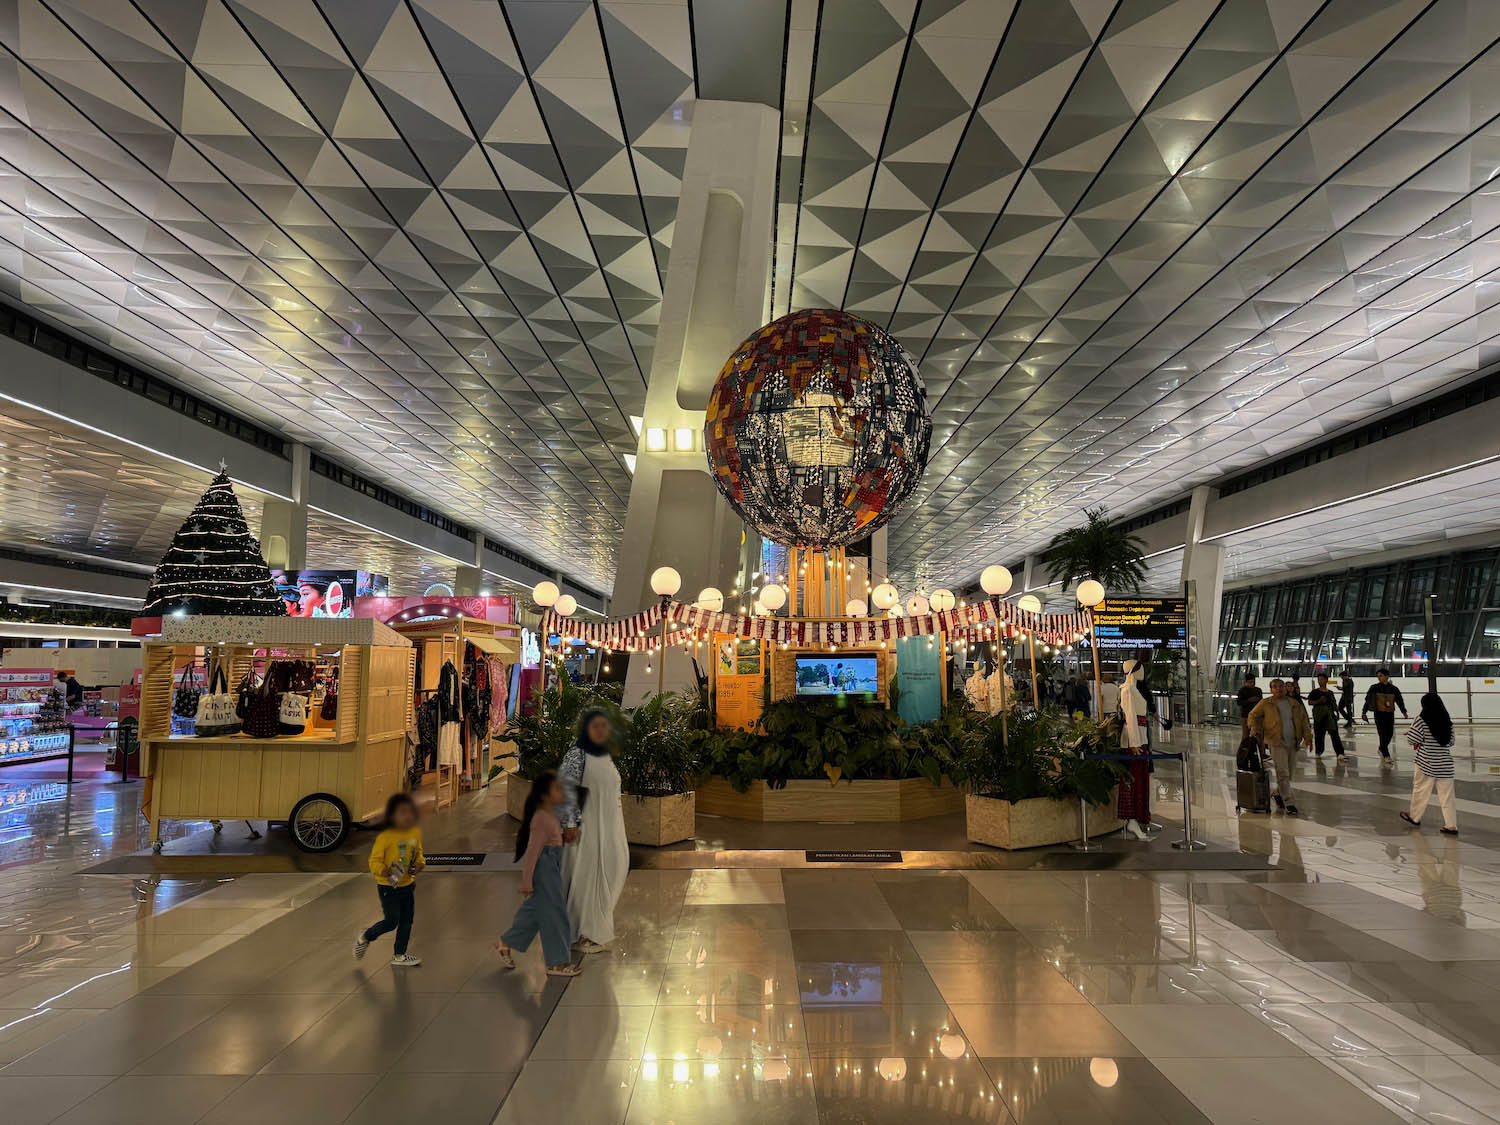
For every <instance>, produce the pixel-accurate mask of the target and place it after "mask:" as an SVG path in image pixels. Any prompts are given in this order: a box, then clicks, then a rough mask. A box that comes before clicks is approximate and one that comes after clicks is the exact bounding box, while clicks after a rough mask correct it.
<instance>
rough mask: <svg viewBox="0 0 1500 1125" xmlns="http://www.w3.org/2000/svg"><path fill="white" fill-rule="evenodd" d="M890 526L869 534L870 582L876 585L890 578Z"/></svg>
mask: <svg viewBox="0 0 1500 1125" xmlns="http://www.w3.org/2000/svg"><path fill="white" fill-rule="evenodd" d="M889 532H890V528H888V527H882V528H881V529H880V530H879V531H877V532H876V533H875V534H874V535H872V536H870V583H871V584H872V585H875V586H878V585H880V583H882V582H887V581H889V580H890V576H891V572H890V558H891V552H890V542H891V537H890V534H889Z"/></svg>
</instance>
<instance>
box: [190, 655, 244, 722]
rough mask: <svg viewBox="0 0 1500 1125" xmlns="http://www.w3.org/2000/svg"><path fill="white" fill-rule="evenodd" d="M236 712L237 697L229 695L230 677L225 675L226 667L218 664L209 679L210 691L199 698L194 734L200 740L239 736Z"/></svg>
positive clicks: (238, 719) (238, 718)
mask: <svg viewBox="0 0 1500 1125" xmlns="http://www.w3.org/2000/svg"><path fill="white" fill-rule="evenodd" d="M235 712H236V707H235V697H234V696H233V695H231V694H230V693H229V677H228V676H226V675H225V674H224V666H223V665H222V664H216V665H214V670H213V673H212V674H211V675H210V676H209V678H208V690H207V691H205V692H203V693H202V694H201V695H199V696H198V712H197V715H196V716H195V718H196V722H195V724H194V728H193V733H194V734H196V735H197V736H198V737H199V738H223V737H225V736H227V735H231V734H238V733H239V729H240V717H239V715H238V714H236V713H235Z"/></svg>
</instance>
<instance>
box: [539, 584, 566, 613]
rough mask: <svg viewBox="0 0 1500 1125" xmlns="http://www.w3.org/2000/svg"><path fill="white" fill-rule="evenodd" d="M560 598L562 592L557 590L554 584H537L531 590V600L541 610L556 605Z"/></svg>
mask: <svg viewBox="0 0 1500 1125" xmlns="http://www.w3.org/2000/svg"><path fill="white" fill-rule="evenodd" d="M561 596H562V591H561V590H559V589H558V588H557V583H556V582H538V583H537V584H536V585H535V586H533V587H532V588H531V600H532V601H534V602H536V604H537V605H539V606H541V607H542V608H543V609H546V608H548V607H549V606H554V605H556V604H557V599H558V598H559V597H561Z"/></svg>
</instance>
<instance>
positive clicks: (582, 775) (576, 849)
mask: <svg viewBox="0 0 1500 1125" xmlns="http://www.w3.org/2000/svg"><path fill="white" fill-rule="evenodd" d="M613 733H614V731H613V729H612V727H611V726H610V721H609V716H608V715H607V714H605V713H604V712H603V711H597V710H596V711H589V712H588V713H587V714H585V715H584V716H583V722H582V723H581V724H580V725H579V730H578V743H577V745H576V746H574V747H572V748H571V749H570V750H569V751H568V752H567V754H566V755H565V756H564V757H563V761H562V766H561V767H560V768H559V770H558V773H559V775H560V776H561V777H562V781H563V789H564V792H565V793H566V794H567V800H566V801H565V802H564V804H563V806H562V807H561V808H560V809H559V810H558V811H559V814H560V815H559V818H558V819H559V820H560V822H561V823H562V826H563V832H564V838H565V839H567V840H568V842H569V846H568V847H567V849H566V850H565V851H564V853H563V877H564V879H566V880H567V884H568V922H569V923H570V924H571V926H572V930H573V941H574V945H575V946H576V947H577V949H578V951H579V952H580V953H603V952H605V951H606V950H607V949H608V948H609V943H610V942H611V941H613V940H614V937H615V903H617V902H618V901H619V900H620V892H621V891H622V890H624V889H625V876H626V875H627V874H628V873H629V871H630V845H629V844H628V843H627V842H626V840H625V814H624V812H623V811H622V810H621V808H620V771H619V770H617V769H616V768H615V763H614V759H613V758H611V757H610V753H609V744H610V738H611V736H612V735H613Z"/></svg>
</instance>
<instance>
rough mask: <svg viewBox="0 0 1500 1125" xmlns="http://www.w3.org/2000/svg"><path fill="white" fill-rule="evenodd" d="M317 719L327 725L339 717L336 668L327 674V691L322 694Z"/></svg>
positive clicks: (337, 674)
mask: <svg viewBox="0 0 1500 1125" xmlns="http://www.w3.org/2000/svg"><path fill="white" fill-rule="evenodd" d="M318 717H319V718H320V719H322V720H323V721H324V722H329V723H331V722H332V721H333V720H334V719H337V718H338V717H339V673H338V669H337V668H335V669H334V670H333V671H332V672H330V673H329V674H328V689H327V690H326V691H324V693H323V706H322V708H321V709H320V710H319V711H318Z"/></svg>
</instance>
